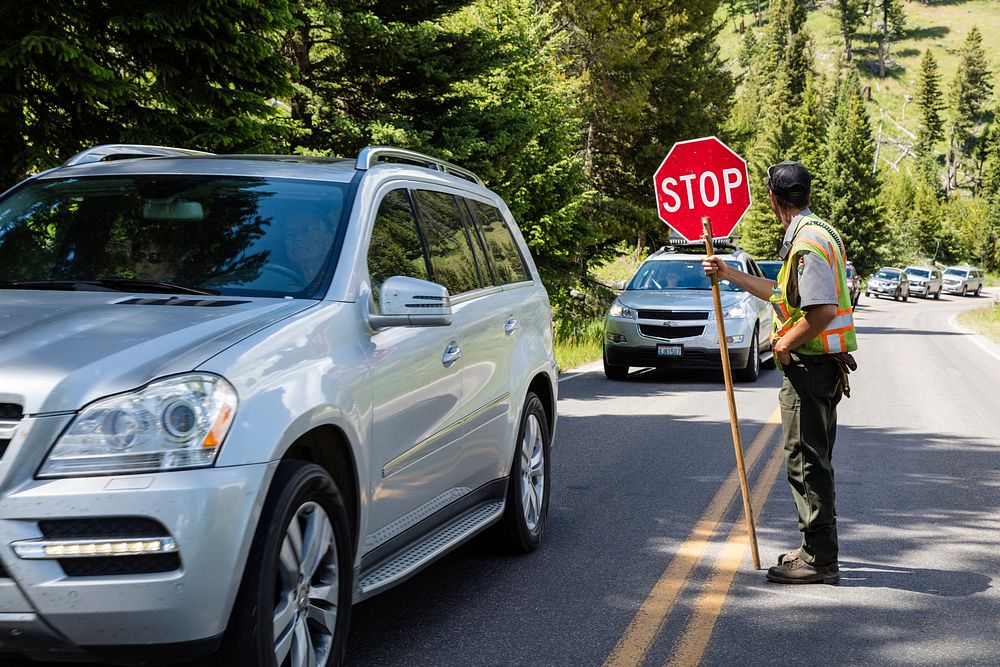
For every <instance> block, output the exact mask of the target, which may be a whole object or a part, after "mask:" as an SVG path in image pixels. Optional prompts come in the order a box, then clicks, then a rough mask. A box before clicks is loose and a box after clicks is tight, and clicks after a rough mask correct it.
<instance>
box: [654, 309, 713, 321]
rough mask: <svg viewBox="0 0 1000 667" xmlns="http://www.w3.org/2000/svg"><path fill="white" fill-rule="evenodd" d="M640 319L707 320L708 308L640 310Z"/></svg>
mask: <svg viewBox="0 0 1000 667" xmlns="http://www.w3.org/2000/svg"><path fill="white" fill-rule="evenodd" d="M639 319H640V320H707V319H708V311H706V310H640V311H639Z"/></svg>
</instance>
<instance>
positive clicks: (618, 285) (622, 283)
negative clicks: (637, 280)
mask: <svg viewBox="0 0 1000 667" xmlns="http://www.w3.org/2000/svg"><path fill="white" fill-rule="evenodd" d="M611 286H612V287H613V288H615V289H616V290H619V291H621V290H623V289H625V281H624V280H616V281H615V282H613V283H611Z"/></svg>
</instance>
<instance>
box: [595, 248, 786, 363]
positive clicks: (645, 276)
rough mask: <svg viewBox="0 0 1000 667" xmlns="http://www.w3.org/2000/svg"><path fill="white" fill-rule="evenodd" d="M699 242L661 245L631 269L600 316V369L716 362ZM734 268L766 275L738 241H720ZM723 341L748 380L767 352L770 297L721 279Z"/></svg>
mask: <svg viewBox="0 0 1000 667" xmlns="http://www.w3.org/2000/svg"><path fill="white" fill-rule="evenodd" d="M704 253H705V248H704V246H701V245H699V246H682V247H665V248H661V249H660V250H658V251H656V252H654V253H653V254H652V255H650V256H649V257H647V258H646V260H645V261H644V262H643V263H642V264H641V265H640V266H639V268H638V270H636V272H635V275H634V276H633V277H632V279H631V280H630V281H629V282H628V284H627V285H622V287H623V291H622V293H621V294H620V295H619V296H618V298H617V299H615V301H614V303H612V304H611V308H610V309H609V310H608V314H607V317H606V318H605V322H604V374H605V375H606V376H607V377H608V379H609V380H622V379H624V378H625V376H626V375H628V370H629V367H630V366H656V367H661V368H720V367H721V365H722V356H721V354H720V351H719V334H718V329H717V327H716V323H715V314H714V309H715V306H714V302H713V298H712V291H711V290H712V283H711V281H710V280H709V279H708V277H707V276H705V272H704V269H702V266H701V257H702V256H703V255H704ZM718 256H719V257H721V258H723V260H724V261H725V262H726V263H727V264H728V265H729V266H732V267H734V268H737V269H739V270H741V271H746V272H747V273H750V274H752V275H755V276H758V277H763V274H762V273H761V271H760V268H759V267H758V266H757V263H756V262H755V261H754V260H753V258H752V257H750V255H749V254H747V253H746V251H744V250H742V249H741V248H738V247H734V246H728V247H725V248H720V252H719V253H718ZM719 286H720V290H721V296H722V310H723V314H724V317H725V327H726V338H727V343H728V345H727V349H728V351H729V360H730V363H731V365H732V368H733V370H734V373H735V375H736V376H737V377H738V378H739V379H741V380H744V381H747V382H753V381H755V380H756V379H757V376H758V375H759V374H760V367H761V364H762V363H763V362H765V361H768V360H770V359H771V357H772V355H771V344H770V341H769V339H768V334H770V332H771V321H772V318H773V311H772V309H771V305H770V304H769V303H768V302H767V301H764V300H763V299H758V298H757V297H755V296H753V295H752V294H750V293H749V292H745V291H743V290H742V289H740V288H739V287H737V286H736V285H733V284H731V283H730V282H729V281H725V280H724V281H720V283H719Z"/></svg>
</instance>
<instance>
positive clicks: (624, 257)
mask: <svg viewBox="0 0 1000 667" xmlns="http://www.w3.org/2000/svg"><path fill="white" fill-rule="evenodd" d="M620 250H621V252H622V254H621V255H619V256H618V257H616V258H614V259H613V260H611V261H610V262H608V263H607V264H604V265H602V266H599V267H597V268H596V269H594V272H593V275H594V279H595V280H597V281H598V282H600V283H603V284H605V285H609V286H610V285H612V284H613V283H615V282H616V281H619V280H628V279H629V278H631V277H632V274H634V273H635V270H636V269H638V268H639V265H640V264H642V260H644V259H646V255H647V253H646V252H645V251H642V252H640V253H639V256H638V257H636V255H635V252H634V249H633V248H626V247H624V246H622V248H621V249H620Z"/></svg>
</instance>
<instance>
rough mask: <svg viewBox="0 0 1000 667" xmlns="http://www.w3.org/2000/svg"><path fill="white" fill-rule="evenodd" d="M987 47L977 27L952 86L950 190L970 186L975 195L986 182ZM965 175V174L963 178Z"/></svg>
mask: <svg viewBox="0 0 1000 667" xmlns="http://www.w3.org/2000/svg"><path fill="white" fill-rule="evenodd" d="M987 62H988V61H987V58H986V53H985V51H984V50H983V36H982V33H980V32H979V29H978V28H976V27H975V26H973V28H972V29H971V30H970V31H969V34H968V36H967V37H966V38H965V42H964V44H963V45H962V50H961V53H960V54H959V63H958V70H957V71H956V72H955V80H954V82H953V84H952V87H951V124H950V126H949V129H948V178H947V185H946V189H947V191H949V192H951V191H953V190H955V189H957V188H959V187H969V188H970V189H971V190H972V192H973V194H975V193H976V192H977V191H978V189H979V187H980V185H981V183H982V154H981V152H980V149H981V148H982V144H983V136H984V133H985V127H986V125H987V123H988V121H989V116H990V114H989V108H988V106H987V105H988V103H989V99H990V95H991V94H992V92H993V83H992V81H991V78H992V73H991V72H990V68H989V65H988V64H987ZM960 175H961V177H960Z"/></svg>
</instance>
